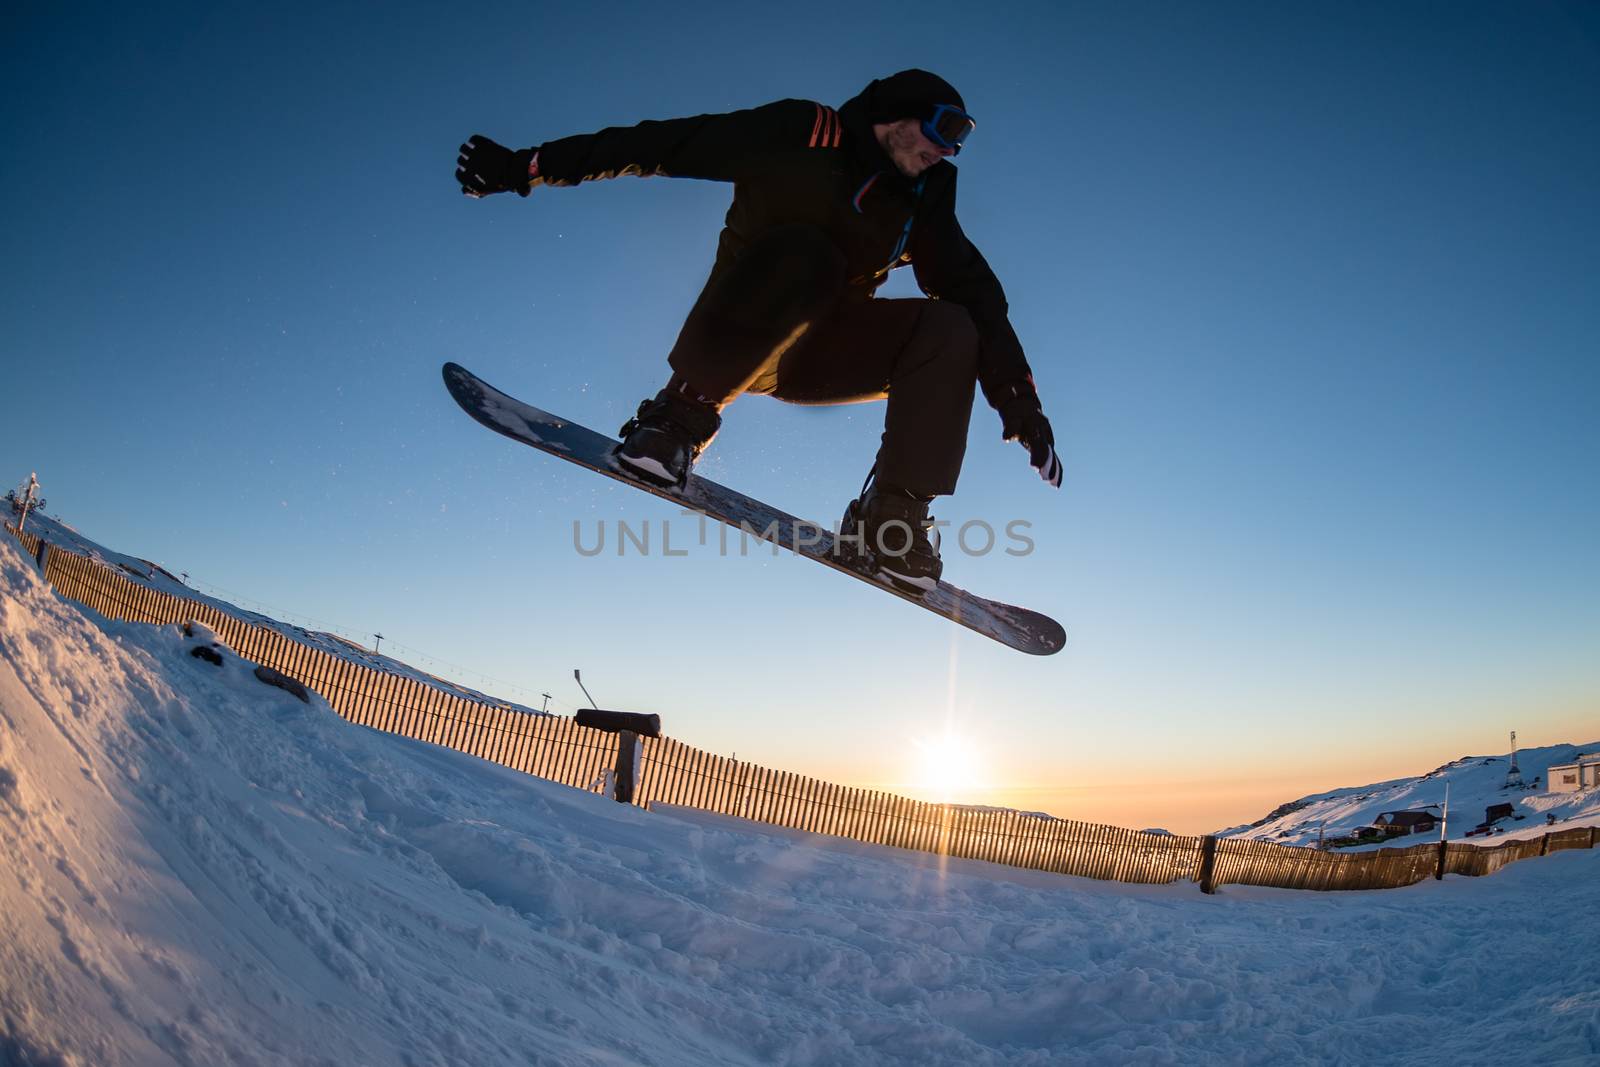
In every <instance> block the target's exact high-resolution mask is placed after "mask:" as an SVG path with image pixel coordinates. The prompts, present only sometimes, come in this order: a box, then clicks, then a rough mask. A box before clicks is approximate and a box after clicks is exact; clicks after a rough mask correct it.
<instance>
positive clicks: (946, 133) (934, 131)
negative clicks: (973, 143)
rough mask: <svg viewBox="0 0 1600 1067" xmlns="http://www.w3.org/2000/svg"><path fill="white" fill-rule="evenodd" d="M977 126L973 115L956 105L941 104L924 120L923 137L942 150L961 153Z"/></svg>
mask: <svg viewBox="0 0 1600 1067" xmlns="http://www.w3.org/2000/svg"><path fill="white" fill-rule="evenodd" d="M977 126H978V124H977V123H976V122H974V121H973V120H972V116H971V115H969V114H967V113H966V112H965V111H962V110H961V109H960V108H959V107H956V106H955V105H954V104H940V105H939V106H938V107H936V108H934V109H933V114H932V115H931V116H929V117H928V118H926V119H923V120H922V135H923V136H924V137H926V138H927V139H928V140H930V141H932V142H933V143H934V144H936V145H938V146H939V147H940V148H948V149H950V151H952V152H959V151H961V144H962V142H963V141H965V140H966V139H967V138H968V137H971V136H972V131H973V130H974V129H976V128H977Z"/></svg>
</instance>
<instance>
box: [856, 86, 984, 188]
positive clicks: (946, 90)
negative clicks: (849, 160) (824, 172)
mask: <svg viewBox="0 0 1600 1067" xmlns="http://www.w3.org/2000/svg"><path fill="white" fill-rule="evenodd" d="M940 104H954V105H956V106H957V107H959V108H960V109H961V110H963V111H965V110H966V109H967V105H966V103H965V102H964V101H963V100H962V99H961V94H960V93H958V92H956V90H955V86H953V85H951V84H950V83H949V82H947V81H945V80H944V79H943V78H941V77H939V76H938V75H937V74H931V73H929V72H928V71H925V70H916V69H912V70H902V71H901V72H900V73H898V74H891V75H890V76H889V77H887V78H875V79H873V80H872V81H870V82H868V83H867V87H866V88H865V89H863V90H861V91H860V92H859V93H857V94H856V95H855V96H852V97H851V98H850V99H849V100H846V101H845V102H844V104H843V105H841V106H840V108H839V117H840V118H841V119H842V120H843V121H844V124H845V128H846V129H848V130H849V131H850V133H851V140H852V142H853V143H854V146H855V149H856V154H857V155H858V156H859V157H860V158H861V161H862V163H863V164H865V165H866V167H867V169H868V170H871V171H888V172H889V173H890V174H893V175H895V176H896V177H899V172H898V171H897V170H895V168H894V164H893V162H892V161H891V160H890V159H889V156H888V155H887V154H886V153H885V152H884V151H883V149H882V147H880V146H879V144H878V139H877V138H876V137H874V136H873V135H872V127H873V126H874V125H875V124H877V123H880V122H894V121H895V120H897V119H906V118H923V117H926V116H928V115H931V114H932V113H933V109H934V108H936V107H938V106H939V105H940Z"/></svg>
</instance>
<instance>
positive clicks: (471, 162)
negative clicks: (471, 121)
mask: <svg viewBox="0 0 1600 1067" xmlns="http://www.w3.org/2000/svg"><path fill="white" fill-rule="evenodd" d="M537 154H538V150H537V149H534V148H522V149H518V150H516V151H512V150H511V149H509V148H507V147H505V146H504V145H501V144H496V143H495V142H494V141H491V140H489V138H487V137H485V136H483V135H482V134H479V133H475V134H473V135H472V136H471V137H469V138H467V143H466V144H464V145H462V146H461V154H460V155H459V156H457V157H456V181H458V182H460V183H461V191H462V192H463V193H465V194H466V195H468V196H471V197H480V196H488V195H489V194H490V193H511V192H514V193H516V194H517V195H518V196H527V195H528V193H529V192H530V191H531V190H532V188H533V176H534V173H535V172H534V168H533V160H534V157H535V156H536V155H537Z"/></svg>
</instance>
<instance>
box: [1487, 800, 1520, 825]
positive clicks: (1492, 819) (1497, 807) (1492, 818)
mask: <svg viewBox="0 0 1600 1067" xmlns="http://www.w3.org/2000/svg"><path fill="white" fill-rule="evenodd" d="M1516 810H1517V806H1516V805H1515V804H1490V805H1489V806H1488V807H1487V808H1484V809H1483V822H1482V824H1481V825H1483V826H1493V825H1494V824H1495V823H1497V822H1499V821H1500V820H1501V819H1509V818H1511V817H1512V815H1514V814H1515V813H1516Z"/></svg>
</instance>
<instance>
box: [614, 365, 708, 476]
mask: <svg viewBox="0 0 1600 1067" xmlns="http://www.w3.org/2000/svg"><path fill="white" fill-rule="evenodd" d="M721 428H722V416H721V415H719V414H718V413H717V409H716V407H715V406H714V405H712V404H705V403H701V402H700V401H699V400H697V399H693V398H691V397H689V396H686V395H684V394H683V393H682V392H679V391H677V390H668V389H663V390H662V391H661V392H659V393H657V394H656V395H655V396H654V397H653V398H651V399H649V400H646V401H644V402H643V403H641V404H640V405H639V412H638V414H636V415H635V416H634V417H633V418H631V419H629V420H628V421H627V422H626V423H624V424H623V426H622V429H621V430H620V431H619V432H620V433H621V434H622V438H623V440H622V444H620V445H618V446H617V451H616V456H617V461H618V462H619V463H621V464H622V466H623V467H624V468H626V469H627V470H628V471H629V472H630V473H632V474H634V475H635V476H637V477H639V478H641V479H643V480H644V481H647V482H651V483H653V484H655V485H661V486H668V487H672V488H678V489H681V488H682V487H683V485H684V483H685V482H687V481H688V480H689V468H691V467H693V466H694V461H695V460H697V459H699V458H700V453H701V452H704V451H705V449H706V446H707V445H709V444H710V443H711V439H712V438H713V437H716V436H717V431H718V430H719V429H721Z"/></svg>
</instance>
